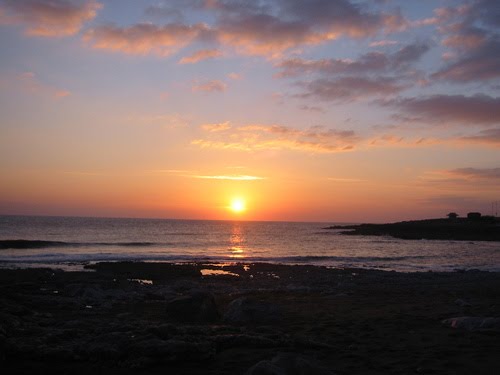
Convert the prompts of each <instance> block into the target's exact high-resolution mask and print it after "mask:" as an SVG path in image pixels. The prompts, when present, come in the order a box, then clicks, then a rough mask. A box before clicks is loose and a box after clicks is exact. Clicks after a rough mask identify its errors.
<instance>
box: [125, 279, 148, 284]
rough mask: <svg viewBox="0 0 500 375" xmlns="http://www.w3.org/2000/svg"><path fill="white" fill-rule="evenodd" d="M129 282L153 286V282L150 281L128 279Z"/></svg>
mask: <svg viewBox="0 0 500 375" xmlns="http://www.w3.org/2000/svg"><path fill="white" fill-rule="evenodd" d="M128 281H133V282H136V283H139V284H141V285H153V280H148V279H128Z"/></svg>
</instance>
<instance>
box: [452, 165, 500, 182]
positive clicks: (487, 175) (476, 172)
mask: <svg viewBox="0 0 500 375" xmlns="http://www.w3.org/2000/svg"><path fill="white" fill-rule="evenodd" d="M446 172H447V173H448V174H450V175H454V176H458V177H463V178H467V179H472V180H476V179H486V180H499V179H500V168H457V169H451V170H448V171H446Z"/></svg>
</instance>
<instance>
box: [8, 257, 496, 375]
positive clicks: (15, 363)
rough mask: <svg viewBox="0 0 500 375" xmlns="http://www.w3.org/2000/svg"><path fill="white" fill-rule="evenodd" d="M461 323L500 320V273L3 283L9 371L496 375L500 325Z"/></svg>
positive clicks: (231, 271)
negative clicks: (472, 318)
mask: <svg viewBox="0 0 500 375" xmlns="http://www.w3.org/2000/svg"><path fill="white" fill-rule="evenodd" d="M210 270H211V271H210ZM221 271H223V272H221ZM464 316H467V317H481V318H485V317H492V318H498V317H500V273H488V272H479V271H467V272H453V273H434V272H426V273H409V274H405V273H396V272H383V271H375V270H359V269H329V268H325V267H314V266H281V265H272V264H252V265H242V264H239V265H226V266H224V265H213V264H212V265H206V264H183V265H176V264H167V263H101V264H97V265H95V266H92V267H91V268H90V269H87V271H86V272H63V271H60V270H51V269H25V270H8V269H1V270H0V361H1V362H0V367H2V368H4V369H6V372H3V373H6V374H7V373H8V374H11V373H12V374H24V373H37V374H44V373H50V374H67V373H71V374H88V373H89V372H93V373H96V374H99V373H106V374H132V373H134V374H135V373H143V374H245V373H248V374H253V375H255V374H330V373H332V374H470V373H477V374H498V373H499V369H500V356H499V355H498V353H500V324H499V322H500V321H498V320H488V324H483V325H481V324H482V322H483V320H480V319H475V320H470V319H469V320H466V321H455V323H456V324H455V325H456V327H455V328H453V327H451V326H450V324H445V323H443V320H446V319H450V318H454V317H464ZM457 322H458V323H457ZM460 322H465V323H467V322H469V323H471V324H462V323H460ZM459 323H460V324H459ZM273 359H274V360H273Z"/></svg>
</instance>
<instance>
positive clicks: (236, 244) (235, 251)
mask: <svg viewBox="0 0 500 375" xmlns="http://www.w3.org/2000/svg"><path fill="white" fill-rule="evenodd" d="M245 243H246V239H245V234H244V232H243V228H242V227H241V224H240V223H234V224H233V227H232V228H231V236H230V237H229V251H230V252H231V255H230V256H231V258H245V257H246V256H245V250H246V246H245Z"/></svg>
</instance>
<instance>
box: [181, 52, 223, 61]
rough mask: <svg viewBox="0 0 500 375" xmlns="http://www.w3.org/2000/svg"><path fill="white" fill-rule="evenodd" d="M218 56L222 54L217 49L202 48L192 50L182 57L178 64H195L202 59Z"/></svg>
mask: <svg viewBox="0 0 500 375" xmlns="http://www.w3.org/2000/svg"><path fill="white" fill-rule="evenodd" d="M220 56H222V52H221V51H219V50H217V49H202V50H199V51H196V52H193V53H192V54H191V55H189V56H185V57H183V58H182V59H180V61H179V64H195V63H197V62H200V61H203V60H207V59H213V58H216V57H220Z"/></svg>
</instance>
